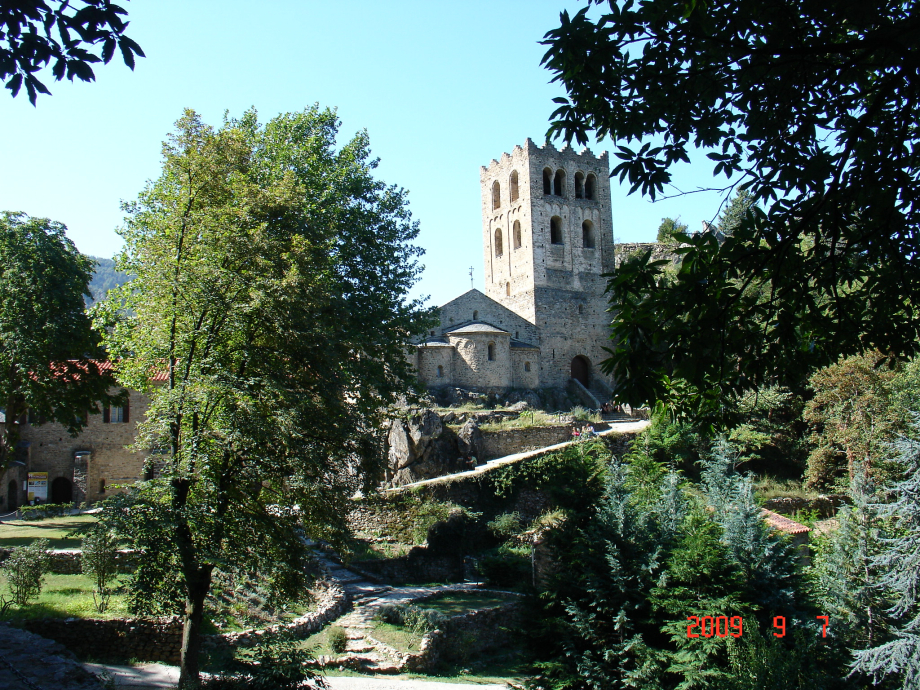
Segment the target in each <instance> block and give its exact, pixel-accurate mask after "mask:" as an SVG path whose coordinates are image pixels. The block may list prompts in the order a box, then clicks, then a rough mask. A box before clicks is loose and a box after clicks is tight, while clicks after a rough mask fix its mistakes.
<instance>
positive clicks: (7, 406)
mask: <svg viewBox="0 0 920 690" xmlns="http://www.w3.org/2000/svg"><path fill="white" fill-rule="evenodd" d="M66 230H67V228H66V227H65V226H64V225H62V224H61V223H57V222H54V221H50V220H48V219H47V218H30V217H29V216H27V215H25V214H24V213H10V212H4V213H0V409H2V410H3V411H4V412H5V420H4V422H3V424H2V425H0V469H2V468H3V467H5V466H6V464H8V463H9V462H10V460H11V459H12V452H13V451H14V449H15V447H16V443H17V442H18V441H19V436H20V433H19V424H18V423H17V422H18V421H19V420H21V419H23V415H25V414H26V412H27V411H30V410H31V413H32V415H33V418H35V419H36V420H41V419H47V420H48V421H56V422H59V423H61V424H63V425H64V427H65V428H66V429H67V430H68V431H69V432H70V433H71V434H73V435H76V434H77V433H79V431H80V430H81V429H82V428H83V427H85V426H86V421H87V420H86V414H87V412H90V413H98V412H99V411H100V410H99V403H100V402H102V403H103V404H111V403H113V402H115V401H117V400H118V399H119V397H118V396H117V395H114V394H112V395H110V394H109V392H108V391H109V388H110V386H112V385H113V384H114V383H115V382H114V380H113V379H112V378H111V377H110V376H105V375H103V374H102V373H101V372H100V369H99V366H98V364H97V361H96V359H97V358H102V357H103V355H104V352H103V350H102V347H101V338H100V335H99V334H98V333H97V332H96V331H95V330H94V329H93V328H92V323H91V321H90V319H89V317H88V316H87V315H86V312H85V310H84V303H83V297H84V295H88V294H89V287H88V286H89V282H90V278H91V277H92V273H93V270H92V265H93V264H92V261H91V260H90V259H88V258H87V257H85V256H83V255H82V254H80V253H79V252H78V251H77V248H76V247H75V246H74V244H73V242H71V241H70V240H69V239H67V236H66V235H65V232H66Z"/></svg>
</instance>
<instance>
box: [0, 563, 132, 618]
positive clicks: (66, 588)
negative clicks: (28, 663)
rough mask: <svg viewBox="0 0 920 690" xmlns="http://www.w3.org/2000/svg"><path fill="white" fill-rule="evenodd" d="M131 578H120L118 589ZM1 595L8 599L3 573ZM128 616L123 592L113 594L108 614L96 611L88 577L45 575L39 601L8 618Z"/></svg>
mask: <svg viewBox="0 0 920 690" xmlns="http://www.w3.org/2000/svg"><path fill="white" fill-rule="evenodd" d="M128 577H130V576H127V575H119V576H118V578H116V580H115V583H114V584H113V586H114V587H116V588H117V587H119V585H122V584H123V583H124V581H125V580H126V579H127V578H128ZM0 592H2V593H3V595H4V596H8V593H9V590H8V589H7V586H6V577H5V576H4V575H2V574H0ZM127 615H128V607H127V602H126V598H125V595H124V593H123V592H119V593H116V594H113V595H112V598H111V599H109V606H108V608H107V609H106V611H105V613H99V612H97V611H96V606H95V604H93V583H92V580H91V579H90V578H89V577H87V576H86V575H52V574H48V575H45V579H44V586H43V587H42V592H41V594H40V595H39V596H38V598H37V599H34V600H33V601H32V603H30V604H28V605H27V606H25V607H23V608H21V609H20V608H17V607H16V606H15V605H14V606H13V607H11V608H10V610H9V611H8V612H7V614H6V619H7V620H10V619H17V618H19V619H22V618H119V617H121V616H127Z"/></svg>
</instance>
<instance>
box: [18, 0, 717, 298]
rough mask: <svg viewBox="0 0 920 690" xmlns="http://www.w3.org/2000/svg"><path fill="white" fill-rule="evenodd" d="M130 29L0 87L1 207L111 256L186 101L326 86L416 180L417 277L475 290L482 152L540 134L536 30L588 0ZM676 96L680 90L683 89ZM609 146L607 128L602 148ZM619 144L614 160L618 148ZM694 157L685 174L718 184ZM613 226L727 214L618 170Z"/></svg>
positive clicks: (637, 234)
mask: <svg viewBox="0 0 920 690" xmlns="http://www.w3.org/2000/svg"><path fill="white" fill-rule="evenodd" d="M122 4H123V5H124V6H125V8H126V9H127V10H128V12H129V18H130V21H131V26H130V27H129V30H128V35H130V36H131V37H132V38H134V39H135V40H136V41H137V42H138V43H139V44H140V45H141V47H142V48H143V49H144V52H145V53H146V54H147V57H146V58H143V59H140V60H139V61H138V65H137V68H136V69H135V71H134V72H131V71H130V70H129V69H128V68H127V67H125V66H124V65H123V64H121V63H117V64H116V61H117V60H118V58H117V57H116V59H115V60H113V62H112V63H111V64H109V65H106V66H100V67H98V68H97V69H96V76H97V81H96V82H95V83H90V84H86V83H76V84H71V83H69V82H66V81H65V82H53V81H51V78H50V75H47V76H48V78H47V79H46V80H45V81H46V84H47V85H48V86H49V88H50V89H51V91H52V93H53V95H52V96H50V97H49V96H44V97H39V101H38V107H37V108H33V107H32V106H31V105H30V104H29V102H28V100H27V99H26V98H25V95H24V93H23V94H21V95H20V96H19V97H17V98H16V99H12V98H10V97H9V95H8V92H6V91H5V90H4V91H3V92H2V93H0V126H2V128H3V134H2V136H0V163H2V165H0V209H4V210H15V211H24V212H26V213H28V214H30V215H33V216H43V217H48V218H52V219H54V220H58V221H60V222H62V223H64V224H65V225H67V226H68V235H69V236H70V238H71V239H73V241H74V242H75V243H76V245H77V247H79V249H80V250H81V251H83V252H85V253H87V254H93V255H96V256H103V257H111V256H113V255H114V253H115V252H117V251H118V250H119V248H120V246H121V241H120V238H119V237H118V235H117V234H116V232H115V229H116V228H117V227H118V225H119V223H120V222H121V218H122V213H121V211H120V209H119V202H120V201H121V200H122V199H132V198H134V197H135V196H136V195H137V193H138V192H139V191H140V189H141V188H142V187H143V185H144V182H145V181H146V180H148V179H152V178H155V177H157V176H158V174H159V166H160V143H161V142H162V140H163V139H164V138H165V135H166V134H167V133H168V132H169V131H170V130H171V129H172V124H173V123H174V122H175V121H176V120H177V119H178V118H179V116H180V115H181V112H182V109H183V108H185V107H190V108H193V109H195V110H197V111H198V112H199V113H200V114H201V115H202V117H203V119H204V120H205V121H206V122H208V123H210V124H214V125H218V124H220V121H221V118H222V116H223V113H224V111H225V110H229V111H230V113H231V114H232V115H239V114H240V113H242V112H243V111H244V110H246V109H247V108H248V107H250V106H255V107H256V108H257V109H258V111H259V114H260V117H261V119H262V120H263V121H264V120H267V119H270V118H271V117H272V116H274V115H276V114H278V113H280V112H286V111H294V110H300V109H302V108H304V107H305V106H307V105H310V104H312V103H314V102H318V103H320V104H321V105H323V106H334V107H337V108H338V114H339V117H340V118H341V120H342V127H341V130H340V136H341V140H342V141H344V140H346V139H347V138H350V137H351V136H352V135H353V134H354V133H355V132H356V131H358V130H360V129H367V130H368V133H369V135H370V140H371V148H372V151H373V153H374V155H376V156H378V157H379V158H380V160H381V163H380V167H379V168H378V175H379V176H380V177H381V178H382V179H384V180H385V181H386V182H388V183H391V184H397V185H399V186H401V187H405V188H406V189H408V190H409V201H410V207H411V209H412V211H413V215H414V217H415V218H416V219H417V220H418V221H419V222H420V224H421V233H420V235H419V238H418V241H417V242H418V244H420V245H421V246H422V247H424V248H425V250H426V254H425V256H424V257H423V260H422V261H423V263H424V264H425V266H426V270H425V272H424V275H423V277H422V280H421V282H420V283H419V285H418V286H417V288H416V293H417V294H419V295H429V296H430V297H431V302H432V303H434V304H441V303H443V302H446V301H447V300H449V299H451V298H453V297H455V296H456V295H457V294H459V293H461V292H463V291H464V290H466V289H468V288H469V285H470V282H469V275H468V272H469V267H470V266H473V267H474V278H475V284H476V287H479V288H480V289H482V249H481V231H480V225H481V219H480V191H479V166H481V165H487V164H488V163H489V161H490V160H491V159H492V158H498V157H499V156H501V154H502V152H505V151H510V150H511V149H512V148H513V147H514V146H515V144H521V143H523V141H524V139H525V138H526V137H530V138H532V139H533V140H534V141H535V142H537V143H540V142H542V140H543V139H544V135H545V133H546V129H547V126H548V120H549V115H550V113H551V112H552V110H553V103H552V99H553V97H555V96H557V95H562V91H561V88H560V87H559V86H558V85H552V84H550V83H549V81H550V78H551V75H550V73H549V72H547V71H546V70H545V69H543V68H542V67H541V66H540V59H541V58H542V56H543V53H544V48H543V46H540V45H539V41H540V39H541V38H542V36H543V34H544V33H545V32H546V31H548V30H550V29H551V28H554V27H555V26H557V25H558V18H559V12H560V11H561V10H562V9H569V11H570V12H574V11H576V10H577V9H579V8H580V7H581V6H582V3H579V2H566V1H565V0H560V1H557V2H551V1H543V0H526V1H525V0H504V1H498V0H493V1H492V2H482V1H478V0H466V1H465V2H462V3H447V2H443V1H435V2H432V1H430V0H429V1H428V2H422V1H411V2H409V1H405V2H403V1H399V0H387V1H386V2H379V0H378V1H376V2H371V1H370V0H352V1H351V2H336V3H331V2H314V1H313V0H299V1H293V0H292V1H282V0H270V1H268V2H262V3H253V2H251V0H220V1H218V0H184V1H178V0H132V1H131V2H123V3H122ZM676 97H679V95H676ZM591 148H592V150H593V151H594V152H595V153H599V152H600V151H601V150H604V149H607V150H610V149H612V148H613V147H612V144H611V143H610V142H603V144H602V145H600V146H598V145H594V146H592V147H591ZM611 159H612V160H614V158H613V156H611ZM710 170H711V168H710V166H709V165H707V164H706V163H705V162H703V163H699V162H695V163H694V165H692V166H686V168H685V169H684V170H682V171H679V174H678V176H677V177H676V178H675V182H676V184H677V186H679V187H680V188H681V189H683V190H688V189H694V188H697V187H705V186H709V185H710V184H711V181H712V178H711V177H710V175H711V172H710ZM611 186H612V208H613V228H614V236H615V237H616V238H617V239H618V240H620V241H627V242H629V241H633V242H635V241H650V240H653V239H654V238H655V233H656V231H657V228H658V224H659V222H660V220H661V218H662V217H665V216H672V217H676V216H678V215H679V216H681V217H682V219H683V220H684V221H686V222H688V223H689V224H690V227H691V229H694V230H695V229H697V228H699V227H700V224H701V221H702V220H704V219H707V220H708V219H712V218H714V217H715V216H716V215H717V214H718V204H719V203H720V200H719V198H718V197H717V196H715V195H714V194H694V195H689V196H683V197H680V198H676V199H671V200H664V201H659V202H656V203H654V204H652V203H650V202H649V201H647V200H645V199H643V198H641V197H640V196H639V195H638V194H634V195H632V196H627V194H626V192H627V191H628V187H620V186H618V185H617V184H612V185H611Z"/></svg>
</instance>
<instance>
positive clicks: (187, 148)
mask: <svg viewBox="0 0 920 690" xmlns="http://www.w3.org/2000/svg"><path fill="white" fill-rule="evenodd" d="M338 124H339V123H338V121H337V119H336V115H335V112H334V111H331V110H323V109H320V108H319V107H318V106H314V107H312V108H308V109H306V110H304V111H303V112H299V113H289V114H285V115H280V116H278V117H275V118H274V119H272V120H271V121H270V122H268V123H266V124H260V123H259V122H258V119H257V115H256V113H255V111H254V110H250V111H248V112H246V113H245V114H244V115H243V116H242V117H241V118H240V119H226V120H225V122H224V124H223V126H222V127H220V128H219V129H215V128H212V127H209V126H207V125H205V124H204V123H203V122H202V121H201V120H200V118H199V117H198V115H196V114H195V113H194V112H192V111H186V112H185V114H184V115H183V117H182V118H181V119H180V120H179V121H178V122H177V123H176V129H175V132H174V133H173V134H171V135H170V136H169V138H168V140H167V141H166V142H165V143H164V145H163V169H162V173H161V175H160V177H159V178H158V179H156V180H154V181H153V182H151V183H149V184H148V185H147V187H146V188H145V189H144V190H143V191H142V192H141V194H140V195H139V197H138V199H137V201H134V202H131V203H129V204H127V205H126V206H125V210H126V211H127V214H128V216H127V218H126V222H125V226H124V228H123V229H122V230H121V234H122V237H124V240H125V249H124V251H123V253H122V254H121V255H120V256H119V258H118V267H119V269H120V270H122V271H125V272H128V273H131V274H133V275H135V276H137V277H136V278H135V279H134V280H133V281H131V283H129V284H126V285H125V286H123V287H122V288H119V289H118V290H116V291H114V292H110V293H109V295H110V297H109V299H108V301H107V302H104V303H103V304H102V305H101V306H99V307H98V312H97V313H98V315H99V318H100V319H101V321H102V322H104V323H106V324H108V325H109V326H110V329H109V331H108V332H109V334H110V336H109V342H110V346H111V348H112V350H113V352H116V353H117V354H118V355H119V356H120V358H121V359H120V362H119V367H118V376H119V377H120V379H121V380H122V381H123V382H124V383H125V384H126V385H128V386H131V387H134V388H138V389H144V390H147V391H148V392H149V394H150V395H151V406H150V412H149V413H148V418H147V420H146V421H145V422H143V423H142V424H141V437H142V439H143V441H142V443H144V444H145V445H147V447H150V448H154V449H159V450H161V451H163V453H164V454H163V456H161V457H165V459H166V464H165V470H164V474H163V477H162V479H159V480H154V481H150V482H147V483H146V484H145V485H143V486H142V487H140V488H137V489H135V490H133V491H131V492H128V493H127V494H126V495H124V496H123V497H118V498H117V499H115V500H113V501H112V502H111V504H110V506H109V508H108V512H107V514H106V515H104V516H103V521H105V522H107V524H109V525H111V526H112V527H114V528H116V529H117V531H118V533H119V535H120V536H123V538H124V539H125V540H126V541H127V542H128V543H129V544H133V545H134V546H135V548H141V549H143V550H144V553H145V558H144V559H142V560H141V561H140V562H139V564H138V571H137V575H136V578H135V581H136V583H137V584H136V590H135V593H134V598H133V601H134V602H135V603H136V604H139V605H144V606H146V607H148V608H150V607H155V606H160V607H161V608H166V609H168V608H169V607H171V606H172V607H174V606H175V600H172V601H171V598H172V597H173V596H175V595H176V594H178V595H179V597H178V599H179V603H180V607H181V614H182V615H183V617H184V631H183V643H182V654H181V677H180V681H181V684H182V685H183V686H195V685H197V684H198V682H199V681H198V678H199V673H198V671H199V667H198V652H199V637H200V634H201V625H202V615H203V611H204V600H205V597H206V596H207V594H208V592H209V589H210V587H211V581H212V573H213V571H214V569H215V568H216V567H218V566H221V568H222V569H223V568H226V567H233V568H237V569H245V570H248V571H251V572H258V573H260V574H261V575H263V576H265V577H268V578H269V579H270V581H271V584H272V587H273V591H274V592H275V593H276V594H277V596H278V597H283V596H285V595H289V594H291V593H293V592H295V591H296V590H297V589H298V588H302V587H303V585H304V570H303V568H304V562H305V560H306V546H305V543H304V540H303V538H302V537H303V535H304V534H306V535H308V536H310V537H313V538H324V539H328V540H331V541H334V542H339V543H341V542H342V541H343V537H344V535H345V533H346V525H345V515H346V512H347V511H346V506H345V501H346V499H347V497H348V496H350V495H351V494H352V493H353V492H354V491H355V490H356V489H358V488H360V487H361V486H362V482H364V481H366V480H368V479H376V478H377V477H378V475H379V471H378V461H379V452H378V448H379V439H378V436H379V430H380V429H381V428H382V427H381V422H382V417H383V415H384V414H385V412H386V409H387V408H388V406H390V405H392V404H393V403H395V402H396V401H397V399H398V398H399V396H401V395H403V394H404V393H405V392H406V391H407V389H408V388H409V385H410V381H411V380H412V372H411V368H410V365H409V363H408V362H407V360H406V357H405V351H406V348H407V347H408V346H409V342H410V338H411V337H412V336H413V335H415V334H417V333H419V332H420V331H423V330H424V328H425V326H426V325H427V323H428V321H429V320H430V319H429V317H428V313H427V312H425V311H423V310H422V309H421V307H420V303H419V302H418V301H413V300H410V299H409V298H408V297H407V292H408V290H409V288H410V287H411V285H412V284H413V283H414V281H415V280H416V277H417V275H418V273H419V268H418V265H417V263H416V260H415V258H416V257H417V256H418V255H419V254H420V252H421V250H419V249H418V248H416V247H414V246H412V245H411V244H410V242H411V240H412V239H414V238H415V236H416V235H417V233H418V226H417V223H415V222H413V221H412V220H411V216H410V214H409V211H408V208H407V200H406V193H405V192H404V191H403V190H400V189H397V188H395V187H388V186H386V185H385V184H384V183H383V182H380V181H378V180H375V179H374V177H373V176H372V171H373V169H374V167H375V166H376V161H375V160H373V159H371V158H370V152H369V149H368V139H367V134H366V133H364V132H362V133H359V134H358V135H356V136H355V137H354V138H353V139H352V140H351V141H349V142H347V143H346V144H345V145H344V146H342V147H341V148H340V149H339V150H336V147H335V141H336V135H337V131H338ZM156 371H160V372H162V373H163V374H164V375H165V379H166V382H165V383H164V384H163V385H161V386H156V385H151V383H150V376H151V373H152V372H156Z"/></svg>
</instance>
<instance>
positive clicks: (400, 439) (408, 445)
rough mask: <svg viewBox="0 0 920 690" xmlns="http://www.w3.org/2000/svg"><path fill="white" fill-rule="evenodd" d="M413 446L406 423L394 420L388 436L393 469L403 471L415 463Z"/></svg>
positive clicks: (389, 456) (388, 453) (389, 455)
mask: <svg viewBox="0 0 920 690" xmlns="http://www.w3.org/2000/svg"><path fill="white" fill-rule="evenodd" d="M412 445H413V444H412V439H411V438H410V436H409V429H408V427H407V426H406V423H405V422H404V421H403V420H401V419H394V420H393V421H392V423H391V424H390V433H389V434H388V435H387V446H388V447H389V450H388V451H387V456H388V459H389V465H390V467H391V468H392V469H394V470H401V469H402V468H404V467H407V466H409V465H411V464H412V463H413V462H415V453H414V452H413V448H412Z"/></svg>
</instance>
